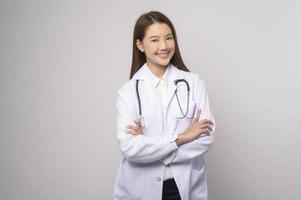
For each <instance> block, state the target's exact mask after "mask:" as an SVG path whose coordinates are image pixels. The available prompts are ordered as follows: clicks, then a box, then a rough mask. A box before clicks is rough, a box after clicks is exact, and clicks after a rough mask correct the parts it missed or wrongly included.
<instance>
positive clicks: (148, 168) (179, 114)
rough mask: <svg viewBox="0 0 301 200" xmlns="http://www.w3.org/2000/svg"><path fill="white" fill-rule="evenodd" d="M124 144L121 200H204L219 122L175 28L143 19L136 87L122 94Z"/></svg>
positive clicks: (151, 15) (137, 32)
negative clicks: (207, 158)
mask: <svg viewBox="0 0 301 200" xmlns="http://www.w3.org/2000/svg"><path fill="white" fill-rule="evenodd" d="M116 108H117V138H118V141H119V143H120V149H121V151H122V154H123V157H124V158H123V160H122V162H121V164H120V166H119V170H118V174H117V178H116V182H115V187H114V191H113V199H114V200H125V199H126V200H127V199H129V200H135V199H137V200H142V199H143V200H159V199H163V200H167V199H168V200H169V199H170V200H171V199H175V200H178V199H182V200H205V199H208V197H207V181H206V165H205V157H204V156H205V153H206V152H207V151H208V150H209V149H210V148H211V146H212V143H213V141H214V135H213V132H214V129H215V128H214V127H215V126H214V125H213V124H214V118H213V116H212V114H211V112H210V107H209V102H208V96H207V93H206V88H205V83H204V81H203V80H202V79H201V78H200V77H199V76H198V75H197V74H195V73H192V72H189V70H188V68H187V67H186V66H185V65H184V63H183V61H182V58H181V55H180V50H179V47H178V43H177V37H176V32H175V29H174V26H173V25H172V23H171V22H170V20H169V19H168V18H167V17H166V16H165V15H163V14H162V13H160V12H155V11H152V12H148V13H145V14H143V15H141V16H140V17H139V19H138V20H137V22H136V25H135V29H134V38H133V59H132V68H131V74H130V80H129V81H128V82H126V83H125V84H124V85H123V86H122V87H121V89H120V90H119V92H118V97H117V103H116Z"/></svg>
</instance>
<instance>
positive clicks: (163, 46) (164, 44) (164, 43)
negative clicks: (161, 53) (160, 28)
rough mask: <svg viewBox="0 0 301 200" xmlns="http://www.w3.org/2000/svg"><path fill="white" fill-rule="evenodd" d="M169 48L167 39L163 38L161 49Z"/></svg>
mask: <svg viewBox="0 0 301 200" xmlns="http://www.w3.org/2000/svg"><path fill="white" fill-rule="evenodd" d="M166 48H167V45H166V41H165V40H162V41H161V43H160V49H161V50H164V49H166Z"/></svg>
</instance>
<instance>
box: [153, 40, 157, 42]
mask: <svg viewBox="0 0 301 200" xmlns="http://www.w3.org/2000/svg"><path fill="white" fill-rule="evenodd" d="M151 41H152V42H158V41H159V40H151Z"/></svg>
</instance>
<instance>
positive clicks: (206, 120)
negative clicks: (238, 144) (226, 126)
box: [200, 119, 213, 126]
mask: <svg viewBox="0 0 301 200" xmlns="http://www.w3.org/2000/svg"><path fill="white" fill-rule="evenodd" d="M200 124H210V125H211V126H213V122H212V121H210V120H209V119H203V120H201V121H200Z"/></svg>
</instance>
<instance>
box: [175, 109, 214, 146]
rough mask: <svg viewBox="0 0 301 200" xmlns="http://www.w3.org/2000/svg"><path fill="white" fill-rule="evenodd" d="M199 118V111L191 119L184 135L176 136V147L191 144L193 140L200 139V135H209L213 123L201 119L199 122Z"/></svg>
mask: <svg viewBox="0 0 301 200" xmlns="http://www.w3.org/2000/svg"><path fill="white" fill-rule="evenodd" d="M200 117H201V109H199V110H198V111H197V113H196V116H195V117H194V118H193V120H192V123H191V124H190V126H189V127H188V128H187V130H186V131H185V132H184V133H181V134H179V135H178V139H177V140H176V144H177V146H181V145H183V144H185V143H189V142H192V141H193V140H195V139H197V138H198V137H200V135H202V134H206V135H210V131H212V126H213V122H212V121H210V120H208V119H203V120H201V121H199V119H200Z"/></svg>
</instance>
